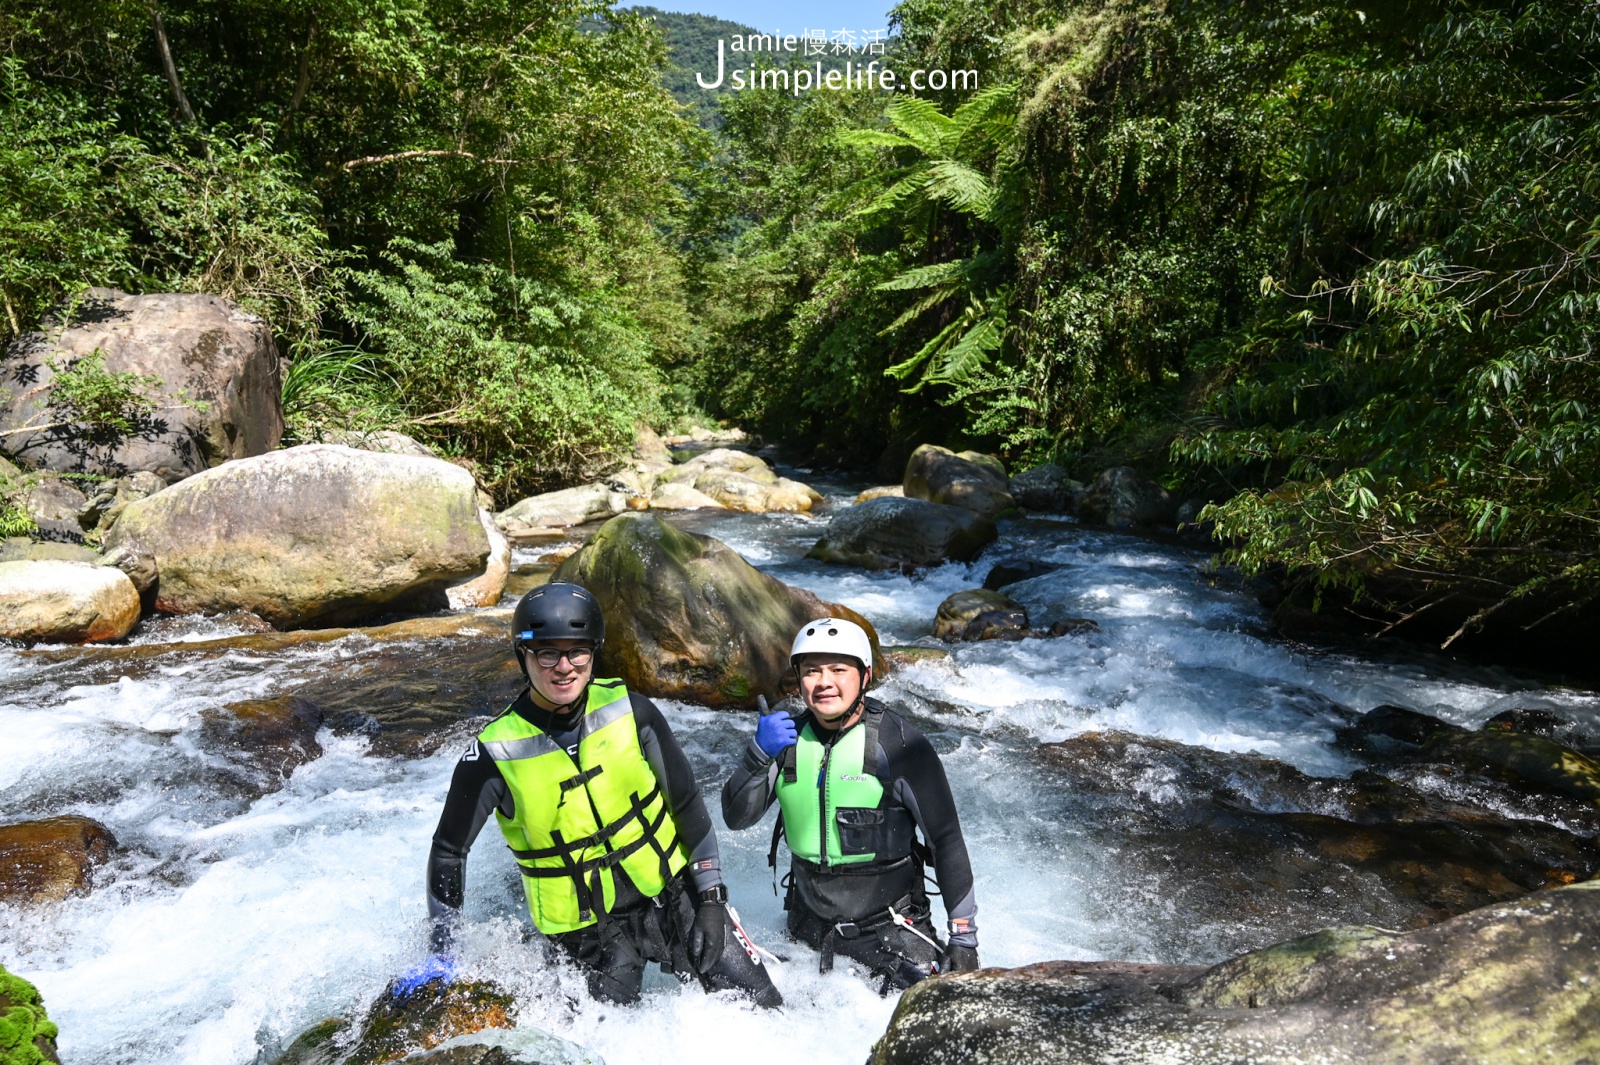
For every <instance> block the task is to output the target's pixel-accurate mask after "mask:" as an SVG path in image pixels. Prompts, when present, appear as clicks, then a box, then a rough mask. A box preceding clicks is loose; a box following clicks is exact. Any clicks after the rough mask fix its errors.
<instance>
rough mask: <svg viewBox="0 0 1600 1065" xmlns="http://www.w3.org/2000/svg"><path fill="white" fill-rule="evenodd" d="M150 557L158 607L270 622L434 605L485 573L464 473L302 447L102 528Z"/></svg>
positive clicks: (205, 478) (193, 481) (209, 474)
mask: <svg viewBox="0 0 1600 1065" xmlns="http://www.w3.org/2000/svg"><path fill="white" fill-rule="evenodd" d="M122 545H128V546H130V547H136V548H138V549H140V550H143V551H145V552H148V553H149V554H151V555H153V556H154V558H155V561H156V569H157V572H158V583H157V587H156V598H155V605H156V609H158V610H161V611H164V612H167V613H174V614H185V613H220V612H223V611H228V610H249V611H250V612H252V613H254V614H257V615H260V616H261V617H263V618H265V619H266V620H268V621H270V622H271V623H272V624H274V625H276V626H278V627H279V628H284V629H291V628H302V627H307V626H314V625H331V624H338V623H340V622H345V621H352V620H361V619H364V618H368V617H372V616H375V615H378V614H381V613H383V612H385V611H388V610H394V609H404V608H417V609H437V608H440V607H443V606H444V605H445V602H446V599H445V588H446V587H447V586H448V585H449V584H451V583H453V582H455V581H457V580H460V579H462V578H470V577H473V576H475V575H477V574H479V573H482V572H483V571H484V566H485V560H486V559H487V558H488V556H489V540H488V537H487V536H486V535H485V534H484V531H483V526H482V524H481V523H480V522H479V519H478V506H477V500H476V488H475V486H474V484H473V481H472V475H471V474H469V473H468V472H467V471H466V470H464V469H462V468H460V467H459V466H454V465H452V464H450V463H448V462H445V461H443V460H441V459H429V458H418V457H415V456H410V455H387V454H379V453H377V452H373V451H357V450H355V449H354V448H347V447H339V446H337V445H334V444H305V445H302V446H300V447H294V448H289V449H288V450H286V451H275V452H273V453H271V454H268V455H262V456H259V457H257V458H249V459H240V460H239V461H237V462H230V463H228V464H227V465H225V466H221V467H219V468H217V469H214V470H207V471H206V472H204V473H201V474H196V475H195V476H194V477H191V478H189V479H188V480H186V481H183V482H181V483H180V484H176V485H173V486H172V487H171V488H168V489H167V490H165V491H163V492H158V493H156V494H155V495H153V496H150V497H149V498H147V499H141V500H138V501H137V502H134V503H130V504H129V505H128V508H127V509H126V510H125V511H123V513H122V517H121V518H120V519H119V520H118V521H117V524H116V525H115V526H113V527H112V529H111V532H110V533H108V534H107V536H106V547H107V550H108V551H109V550H112V549H114V548H117V547H119V546H122Z"/></svg>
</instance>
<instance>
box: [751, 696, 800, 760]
mask: <svg viewBox="0 0 1600 1065" xmlns="http://www.w3.org/2000/svg"><path fill="white" fill-rule="evenodd" d="M756 703H757V705H758V707H759V708H760V711H761V716H760V718H758V719H757V721H756V746H757V747H760V748H761V752H762V753H763V754H765V755H766V756H767V757H768V758H776V757H778V755H779V754H780V753H781V752H782V751H783V749H784V748H785V747H788V746H791V745H792V744H794V742H795V741H796V740H798V739H799V738H800V733H799V730H797V729H796V728H795V727H794V718H792V717H790V716H789V715H788V714H786V713H784V712H783V711H781V710H779V711H769V710H768V709H767V699H766V696H764V695H760V696H757V697H756Z"/></svg>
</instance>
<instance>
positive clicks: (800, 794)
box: [777, 721, 883, 865]
mask: <svg viewBox="0 0 1600 1065" xmlns="http://www.w3.org/2000/svg"><path fill="white" fill-rule="evenodd" d="M866 736H867V729H866V728H865V727H864V722H857V723H856V724H854V725H852V726H850V727H849V728H848V729H846V730H845V731H844V733H843V734H842V735H841V736H839V737H838V738H837V739H836V740H834V741H833V746H832V747H831V748H830V747H828V746H827V745H826V744H824V743H823V742H822V739H821V737H820V736H819V734H818V732H817V731H816V725H815V723H814V722H810V721H808V722H806V725H805V727H804V728H802V729H801V730H800V737H799V739H798V740H797V741H796V743H795V779H794V782H793V783H789V782H787V781H786V780H785V779H784V776H785V775H784V774H782V773H779V774H778V781H777V795H778V805H779V807H780V808H781V809H782V811H783V834H784V838H785V839H787V840H788V842H789V850H790V852H791V853H793V854H794V855H796V856H797V857H800V858H804V859H805V860H806V861H808V862H814V863H816V864H818V865H857V864H861V863H864V862H870V861H874V860H876V858H877V857H878V856H877V855H876V854H873V853H870V852H869V853H866V854H845V853H844V848H843V847H842V846H841V844H840V840H839V811H840V810H860V809H868V810H876V809H877V808H878V807H879V806H880V804H881V803H882V802H883V783H882V782H881V781H880V780H879V779H878V778H877V777H875V776H868V775H867V774H866V773H864V772H863V768H862V762H863V754H864V752H865V748H866ZM846 816H849V815H848V814H847V815H846Z"/></svg>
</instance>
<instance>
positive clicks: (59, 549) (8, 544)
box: [0, 536, 106, 566]
mask: <svg viewBox="0 0 1600 1065" xmlns="http://www.w3.org/2000/svg"><path fill="white" fill-rule="evenodd" d="M0 562H87V563H89V564H90V565H92V566H99V565H102V564H104V563H105V562H106V560H105V557H104V556H103V555H101V554H100V552H98V551H96V550H95V549H94V548H92V547H85V546H84V545H83V544H60V543H51V542H49V541H39V540H30V539H28V538H27V537H26V536H8V537H6V539H5V540H4V541H0Z"/></svg>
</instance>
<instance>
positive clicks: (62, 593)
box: [0, 561, 139, 643]
mask: <svg viewBox="0 0 1600 1065" xmlns="http://www.w3.org/2000/svg"><path fill="white" fill-rule="evenodd" d="M138 622H139V591H138V589H137V588H135V587H134V586H133V582H132V581H130V580H129V579H128V578H127V576H126V575H125V574H124V573H123V572H122V571H121V570H119V569H116V568H115V567H113V566H97V565H94V564H92V563H89V562H57V561H30V562H0V637H4V638H6V639H10V640H24V641H26V642H28V643H94V642H97V641H100V640H120V639H122V638H123V637H124V636H126V635H128V633H129V632H131V631H133V627H134V625H136V624H138Z"/></svg>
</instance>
